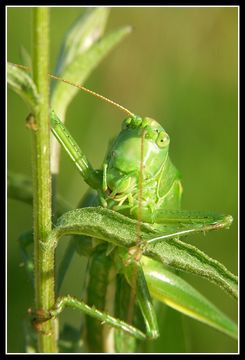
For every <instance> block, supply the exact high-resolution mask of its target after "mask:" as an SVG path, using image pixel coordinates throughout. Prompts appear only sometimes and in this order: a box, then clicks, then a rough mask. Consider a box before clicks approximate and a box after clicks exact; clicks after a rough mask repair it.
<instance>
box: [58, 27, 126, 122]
mask: <svg viewBox="0 0 245 360" xmlns="http://www.w3.org/2000/svg"><path fill="white" fill-rule="evenodd" d="M130 31H131V28H130V27H129V26H127V27H123V28H121V29H119V30H116V31H114V32H112V33H110V34H109V35H107V36H105V37H103V38H102V39H101V40H100V41H97V42H96V43H95V44H94V45H93V46H92V47H90V48H89V49H88V51H86V52H85V53H82V54H79V55H78V56H77V57H76V58H75V59H74V60H73V62H72V63H71V64H70V65H69V66H67V67H66V69H65V71H64V72H63V73H62V77H63V78H64V79H66V80H69V81H71V82H73V83H77V84H81V83H84V81H85V80H86V78H87V77H88V76H89V75H90V73H91V72H92V71H93V70H94V68H95V67H96V66H97V65H98V64H99V62H100V61H102V59H103V58H104V57H105V56H106V55H107V54H108V52H109V51H110V50H111V49H112V48H113V47H114V46H115V45H117V44H118V43H119V42H120V41H121V40H122V39H123V38H124V37H125V36H126V35H127V34H129V32H130ZM77 92H78V88H76V87H72V86H67V85H66V84H64V83H62V82H58V83H57V85H56V87H55V89H54V91H53V94H52V99H51V103H52V108H53V109H55V112H56V113H57V114H58V116H59V117H60V118H61V119H64V117H65V112H66V109H67V107H68V105H69V103H70V102H71V100H72V99H73V97H74V96H75V95H76V94H77Z"/></svg>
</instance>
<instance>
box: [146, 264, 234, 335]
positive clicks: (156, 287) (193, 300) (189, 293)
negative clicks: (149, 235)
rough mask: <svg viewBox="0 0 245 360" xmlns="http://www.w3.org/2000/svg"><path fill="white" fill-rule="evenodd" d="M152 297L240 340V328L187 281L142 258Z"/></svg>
mask: <svg viewBox="0 0 245 360" xmlns="http://www.w3.org/2000/svg"><path fill="white" fill-rule="evenodd" d="M141 262H142V266H143V269H144V275H145V277H146V281H147V285H148V288H149V291H150V293H151V295H152V296H153V297H154V298H155V299H157V300H159V301H161V302H163V303H165V304H167V305H168V306H170V307H172V308H174V309H176V310H177V311H179V312H182V313H184V314H185V315H187V316H190V317H193V318H194V319H196V320H199V321H201V322H203V323H206V324H208V325H210V326H212V327H214V328H216V329H218V330H220V331H222V332H224V333H225V334H227V335H229V336H231V337H233V338H237V325H236V324H235V323H234V322H233V321H232V320H230V319H229V318H228V317H227V316H226V315H225V314H223V313H222V312H221V311H220V310H219V309H218V308H217V307H216V306H215V305H213V304H212V303H211V302H210V301H209V300H207V299H206V298H205V297H204V296H203V295H201V294H200V293H199V292H198V291H197V290H195V289H194V288H193V287H192V286H191V285H189V284H188V283H187V282H186V281H184V280H183V279H181V278H180V277H179V276H177V275H176V274H174V273H172V272H170V271H169V270H167V269H166V268H165V267H163V266H162V265H161V264H160V263H159V262H156V261H154V260H151V259H149V258H146V257H143V258H142V261H141Z"/></svg>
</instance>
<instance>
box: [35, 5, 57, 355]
mask: <svg viewBox="0 0 245 360" xmlns="http://www.w3.org/2000/svg"><path fill="white" fill-rule="evenodd" d="M48 66H49V9H48V8H46V7H35V8H34V9H33V78H34V81H35V83H36V86H37V89H38V93H39V95H40V104H39V106H38V108H37V110H36V113H35V121H36V123H35V128H33V134H34V135H33V137H34V141H33V214H34V215H33V216H34V219H33V220H34V263H35V307H36V310H38V311H39V314H40V312H42V311H43V313H46V312H47V311H48V310H49V309H50V308H51V307H52V306H53V305H54V301H55V293H54V247H53V246H52V244H49V242H48V234H49V233H50V231H51V176H50V127H49V82H48ZM50 245H51V246H50ZM40 325H41V331H38V351H39V352H42V353H43V352H46V353H49V352H57V348H56V334H55V321H54V320H49V321H45V322H43V323H41V322H40ZM39 330H40V329H39Z"/></svg>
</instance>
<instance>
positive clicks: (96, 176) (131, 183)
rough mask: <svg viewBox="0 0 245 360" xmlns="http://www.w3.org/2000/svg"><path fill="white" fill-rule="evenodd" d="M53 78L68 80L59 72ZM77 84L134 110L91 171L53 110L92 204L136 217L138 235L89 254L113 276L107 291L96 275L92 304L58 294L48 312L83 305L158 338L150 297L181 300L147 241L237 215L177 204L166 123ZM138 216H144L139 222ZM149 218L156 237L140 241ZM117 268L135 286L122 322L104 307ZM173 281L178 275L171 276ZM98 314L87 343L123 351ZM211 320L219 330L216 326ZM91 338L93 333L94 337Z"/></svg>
mask: <svg viewBox="0 0 245 360" xmlns="http://www.w3.org/2000/svg"><path fill="white" fill-rule="evenodd" d="M50 76H51V77H53V78H55V79H58V80H61V81H65V82H67V83H70V82H69V81H66V80H63V79H60V78H58V77H56V76H53V75H50ZM70 84H71V83H70ZM72 85H75V86H77V87H79V88H80V89H82V90H85V91H87V92H90V93H92V94H93V95H95V96H96V97H99V98H102V99H104V100H106V101H107V102H110V103H112V104H114V105H115V106H117V107H118V108H120V109H121V110H123V111H125V112H126V113H127V114H128V115H129V117H127V118H126V119H125V120H124V121H123V125H122V130H121V132H120V133H119V135H118V137H116V139H115V140H114V142H113V143H112V145H111V147H110V149H109V151H108V153H107V156H106V158H105V161H104V164H103V166H102V169H100V170H94V169H93V167H92V166H91V164H90V163H89V161H88V160H87V158H86V156H85V155H84V153H83V152H82V151H81V150H80V148H79V147H78V145H77V144H76V142H75V140H74V139H73V138H72V136H71V135H70V133H69V132H68V131H67V129H66V128H65V126H64V124H62V122H61V121H60V120H59V118H58V117H57V115H56V114H55V112H54V111H51V129H52V132H53V133H54V135H55V137H56V138H57V140H58V141H59V142H60V143H61V145H62V146H63V148H64V149H65V150H66V152H67V153H68V155H69V156H70V158H71V159H72V160H73V162H74V163H75V165H76V167H77V168H78V170H79V172H80V174H81V175H82V177H83V178H84V180H85V181H86V182H87V184H88V185H89V186H90V187H92V188H93V189H95V190H96V191H97V197H96V198H94V197H93V198H92V200H90V203H89V206H102V207H104V208H106V209H110V210H113V211H117V212H119V213H121V214H122V215H123V216H127V217H129V218H133V219H136V220H137V221H136V225H137V229H136V235H137V237H136V239H134V240H135V244H134V246H129V249H125V247H123V246H121V247H120V246H109V247H108V246H105V243H99V244H98V247H97V248H95V250H94V251H93V256H91V268H93V267H94V270H93V271H91V273H92V274H96V272H98V273H100V274H103V273H104V275H105V277H108V279H107V281H106V284H105V286H104V289H103V291H104V293H103V292H101V289H99V290H98V291H97V290H96V286H97V287H98V282H99V281H100V283H101V284H102V283H103V281H102V280H99V279H98V278H94V279H92V278H91V281H90V284H89V285H88V299H87V300H88V305H86V304H85V303H83V302H81V301H79V300H76V299H74V298H72V297H70V296H67V297H64V298H59V299H58V300H57V303H56V308H55V309H52V310H51V311H50V314H49V316H57V315H58V314H59V313H60V312H61V311H62V310H63V308H64V307H66V306H70V307H73V308H77V309H80V310H82V311H84V312H85V313H87V314H88V315H90V316H91V317H93V318H95V319H97V320H99V321H102V322H103V323H106V324H109V325H111V326H113V327H116V328H118V329H120V330H123V331H125V332H128V333H130V334H131V335H133V337H135V338H138V339H140V340H143V339H145V338H146V337H147V338H151V339H154V338H156V337H157V336H158V328H157V321H156V316H155V311H154V308H153V305H152V301H151V295H153V296H154V297H155V298H156V299H158V300H160V301H163V302H165V303H167V304H168V305H170V306H172V307H175V308H176V309H179V308H180V307H181V306H180V304H178V301H176V302H174V301H173V299H170V298H168V297H166V293H165V292H164V282H163V281H161V280H159V279H157V276H156V273H157V274H158V275H159V274H161V272H162V274H163V273H164V274H165V275H166V273H168V271H166V270H165V269H163V268H162V269H161V268H160V267H159V264H158V262H157V261H155V260H148V258H146V257H145V256H143V253H144V250H145V247H146V244H147V243H148V244H154V243H160V242H161V241H165V240H166V239H170V240H171V239H177V240H178V239H179V237H181V236H184V235H186V234H188V233H191V232H204V231H209V230H215V229H220V228H227V227H229V225H230V224H231V222H232V217H231V216H226V215H217V214H212V213H200V212H190V211H183V210H180V201H181V194H182V186H181V182H180V178H179V173H178V171H177V169H176V168H175V167H174V165H173V164H172V163H171V161H170V158H169V156H168V150H169V136H168V134H167V133H166V131H165V130H164V129H163V128H162V127H161V125H160V124H159V123H158V122H156V121H155V120H153V119H151V118H148V117H143V118H142V117H140V116H137V115H134V114H133V113H132V112H130V111H129V110H127V109H125V108H124V107H122V106H120V105H118V104H116V103H114V102H113V101H111V100H108V99H106V98H105V97H103V96H101V95H98V94H96V93H94V92H92V91H90V90H88V89H86V88H84V87H81V86H80V85H77V84H72ZM141 222H143V224H142V225H141ZM147 224H150V225H148V226H149V227H150V228H152V229H154V230H156V235H155V236H152V235H151V238H149V239H148V241H147V242H145V241H143V240H142V239H141V226H147ZM117 272H118V273H122V274H123V275H124V277H125V278H126V280H127V282H128V284H129V286H131V288H132V291H129V296H128V301H129V309H128V311H127V314H126V315H125V314H124V316H123V317H124V321H122V320H119V319H118V318H117V317H113V316H111V315H109V314H108V313H107V312H105V311H107V309H104V306H105V303H106V302H107V300H106V297H107V294H106V291H111V293H112V292H113V291H114V293H113V297H114V298H116V296H117V295H116V294H115V290H112V289H109V288H110V286H109V285H110V283H111V279H109V276H111V274H114V278H115V274H116V273H117ZM169 276H170V275H169ZM173 279H175V275H172V280H173ZM176 279H177V278H176ZM120 281H123V280H120ZM173 281H174V280H173ZM176 281H177V280H176ZM148 288H149V289H148ZM123 295H124V294H123ZM123 295H119V296H123ZM99 298H103V299H102V300H101V299H99ZM98 300H99V301H102V303H104V304H103V305H101V304H102V303H101V304H100V303H99V301H98ZM134 300H136V302H137V304H138V306H139V308H140V311H141V314H142V316H143V319H144V322H145V328H146V334H144V333H143V332H142V331H141V330H139V329H136V328H135V326H132V325H131V324H129V323H131V322H133V314H132V309H133V303H134ZM96 302H97V303H96ZM186 306H187V305H186ZM184 307H185V306H184V305H183V304H182V311H183V312H185V313H187V314H189V315H190V316H194V317H196V318H198V319H199V320H202V321H204V322H208V321H205V319H203V318H202V316H198V314H197V313H195V312H194V311H192V310H190V309H188V308H187V307H186V309H183V308H184ZM210 309H211V308H210ZM104 310H105V311H104ZM115 312H116V313H117V311H115ZM125 316H126V318H125ZM97 320H90V319H89V318H87V320H86V324H87V331H86V337H87V347H88V349H89V350H90V351H94V352H102V351H107V352H110V351H112V349H114V350H115V349H116V350H117V349H118V348H119V349H120V344H119V345H118V344H117V340H111V339H112V336H111V335H110V336H109V335H108V334H109V331H108V330H106V331H104V330H103V329H102V328H104V326H101V324H100V323H99V322H98V321H97ZM210 324H212V322H210ZM212 325H213V326H215V327H216V328H219V326H218V325H217V324H215V325H214V324H212ZM229 326H230V328H229ZM227 327H228V328H229V329H228V330H227V329H226V332H227V333H229V334H230V335H231V334H232V333H233V332H234V329H232V325H231V324H228V325H227ZM220 328H221V326H220ZM95 333H96V336H95ZM100 333H101V334H100ZM98 334H99V336H97V335H98ZM113 336H114V335H113ZM233 336H234V334H233ZM92 337H94V339H93V340H92V339H91V338H92ZM97 338H98V339H97ZM108 339H109V340H108ZM114 342H115V343H114Z"/></svg>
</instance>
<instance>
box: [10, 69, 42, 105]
mask: <svg viewBox="0 0 245 360" xmlns="http://www.w3.org/2000/svg"><path fill="white" fill-rule="evenodd" d="M7 82H8V85H9V86H10V88H11V89H12V90H14V91H15V92H16V93H17V94H18V95H20V96H21V97H22V99H23V100H24V101H25V102H26V103H27V104H28V105H29V106H30V107H31V109H32V110H35V108H36V107H37V106H38V103H39V95H38V92H37V88H36V85H35V83H34V82H33V80H32V78H31V76H30V75H29V74H28V73H27V72H26V71H24V70H22V69H20V68H19V67H17V66H15V65H14V64H11V63H9V62H8V64H7Z"/></svg>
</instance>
